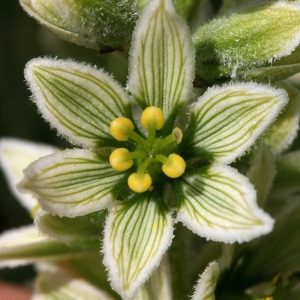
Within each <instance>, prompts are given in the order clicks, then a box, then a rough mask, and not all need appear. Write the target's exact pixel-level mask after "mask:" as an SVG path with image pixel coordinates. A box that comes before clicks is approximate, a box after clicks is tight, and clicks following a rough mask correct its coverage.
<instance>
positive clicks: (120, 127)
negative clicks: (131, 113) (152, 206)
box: [109, 106, 186, 193]
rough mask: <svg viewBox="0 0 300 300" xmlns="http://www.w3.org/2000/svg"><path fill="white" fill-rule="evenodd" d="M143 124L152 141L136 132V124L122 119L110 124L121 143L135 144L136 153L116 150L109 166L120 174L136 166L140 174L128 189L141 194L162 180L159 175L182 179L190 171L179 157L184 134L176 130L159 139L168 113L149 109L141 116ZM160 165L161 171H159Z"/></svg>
mask: <svg viewBox="0 0 300 300" xmlns="http://www.w3.org/2000/svg"><path fill="white" fill-rule="evenodd" d="M141 124H142V126H143V127H144V128H146V129H147V130H148V137H147V138H144V137H143V136H142V135H140V134H139V133H137V132H135V131H134V125H133V123H132V121H131V120H130V119H128V118H125V117H119V118H117V119H115V120H113V121H112V122H111V124H110V132H111V134H112V136H113V137H114V138H115V139H116V140H118V141H124V142H125V141H127V140H132V141H134V142H135V145H136V147H135V151H131V152H130V151H129V150H128V149H127V148H117V149H115V150H114V151H113V152H112V153H111V155H110V157H109V162H110V165H111V166H112V168H113V169H115V170H116V171H120V172H121V171H126V170H128V169H130V168H131V167H132V166H133V165H134V162H135V165H136V166H137V170H136V172H135V173H132V174H131V175H130V176H129V177H128V181H127V182H128V186H129V187H130V189H131V190H133V191H134V192H137V193H142V192H145V191H147V190H149V189H152V188H153V187H152V183H153V181H155V179H156V178H158V177H159V176H158V175H159V173H162V172H163V173H164V174H165V175H166V176H168V177H170V178H178V177H180V176H181V175H182V174H183V173H184V171H185V167H186V163H185V161H184V159H183V158H182V157H181V156H180V155H178V154H176V153H175V152H176V150H177V144H179V143H180V142H181V140H182V131H181V129H179V128H177V127H176V128H174V129H173V131H172V133H171V134H169V135H168V136H166V137H157V131H159V130H160V129H162V127H163V125H164V113H163V111H162V110H161V109H160V108H158V107H155V106H150V107H147V108H146V109H145V110H144V111H143V112H142V115H141ZM157 164H159V165H160V166H161V167H160V170H159V172H158V171H157Z"/></svg>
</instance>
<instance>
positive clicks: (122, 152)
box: [109, 148, 133, 172]
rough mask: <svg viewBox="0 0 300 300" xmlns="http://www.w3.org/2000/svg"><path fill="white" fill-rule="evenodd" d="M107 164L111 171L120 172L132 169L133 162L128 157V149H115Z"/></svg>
mask: <svg viewBox="0 0 300 300" xmlns="http://www.w3.org/2000/svg"><path fill="white" fill-rule="evenodd" d="M109 163H110V165H111V166H112V168H113V169H115V170H116V171H119V172H122V171H125V170H128V169H130V168H131V167H132V165H133V160H132V158H131V157H130V155H129V151H128V149H126V148H117V149H115V150H114V151H113V152H112V153H111V155H110V157H109Z"/></svg>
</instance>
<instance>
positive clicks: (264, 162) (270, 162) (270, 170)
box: [246, 145, 276, 206]
mask: <svg viewBox="0 0 300 300" xmlns="http://www.w3.org/2000/svg"><path fill="white" fill-rule="evenodd" d="M246 175H247V177H248V178H249V180H250V182H251V183H252V184H253V185H254V187H255V190H256V192H257V203H258V204H259V205H261V206H263V205H264V203H265V200H266V199H267V196H268V195H269V192H270V190H271V188H272V185H273V180H274V178H275V175H276V166H275V157H274V155H273V153H272V152H271V150H270V149H269V148H268V147H267V146H265V145H262V146H260V147H259V149H258V151H257V152H256V153H255V157H254V159H253V162H252V166H251V167H250V168H249V170H248V171H247V174H246Z"/></svg>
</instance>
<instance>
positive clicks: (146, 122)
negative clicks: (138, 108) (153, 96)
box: [141, 106, 165, 130]
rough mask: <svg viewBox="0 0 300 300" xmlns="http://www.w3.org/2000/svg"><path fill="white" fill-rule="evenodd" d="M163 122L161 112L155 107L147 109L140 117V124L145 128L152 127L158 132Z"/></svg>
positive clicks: (163, 118)
mask: <svg viewBox="0 0 300 300" xmlns="http://www.w3.org/2000/svg"><path fill="white" fill-rule="evenodd" d="M164 122H165V117H164V113H163V111H162V110H161V109H160V108H159V107H156V106H149V107H147V108H146V109H145V110H144V111H143V112H142V115H141V123H142V125H143V126H144V127H145V128H149V126H151V125H152V126H154V128H155V130H160V129H161V128H162V127H163V125H164Z"/></svg>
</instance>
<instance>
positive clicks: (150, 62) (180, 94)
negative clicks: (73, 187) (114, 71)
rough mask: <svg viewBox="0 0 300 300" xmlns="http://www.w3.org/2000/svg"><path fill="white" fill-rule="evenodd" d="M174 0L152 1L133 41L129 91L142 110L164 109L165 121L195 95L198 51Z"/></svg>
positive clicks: (138, 25)
mask: <svg viewBox="0 0 300 300" xmlns="http://www.w3.org/2000/svg"><path fill="white" fill-rule="evenodd" d="M189 36H190V33H189V30H188V27H187V25H186V24H185V22H184V21H183V20H182V19H181V18H180V17H179V16H178V15H177V14H176V12H175V10H174V7H173V5H172V2H171V1H170V0H158V1H151V2H150V3H149V4H148V6H147V7H146V8H145V10H144V12H143V14H142V15H141V17H140V19H139V21H138V23H137V25H136V28H135V31H134V33H133V38H132V46H131V49H130V60H129V81H128V90H129V91H130V93H131V94H132V95H133V97H134V98H135V100H136V101H137V102H138V103H139V104H140V105H141V107H142V108H145V107H147V106H157V107H160V108H161V109H162V110H163V112H164V114H165V118H168V117H169V116H170V115H171V114H172V112H174V109H176V108H179V107H181V106H182V105H183V104H185V103H186V102H187V101H188V100H190V98H191V96H192V81H193V78H194V48H193V45H192V42H191V40H190V38H189Z"/></svg>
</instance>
